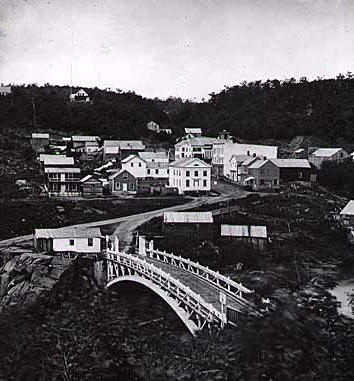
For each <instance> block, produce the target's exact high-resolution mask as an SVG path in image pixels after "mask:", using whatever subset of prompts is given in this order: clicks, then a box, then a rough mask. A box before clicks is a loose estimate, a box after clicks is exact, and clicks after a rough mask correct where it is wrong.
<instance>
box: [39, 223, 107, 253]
mask: <svg viewBox="0 0 354 381" xmlns="http://www.w3.org/2000/svg"><path fill="white" fill-rule="evenodd" d="M102 244H103V237H102V235H101V231H100V229H99V228H59V229H35V233H34V247H35V249H36V250H37V251H45V252H47V253H50V254H71V253H72V254H75V253H76V254H98V253H100V252H101V250H102Z"/></svg>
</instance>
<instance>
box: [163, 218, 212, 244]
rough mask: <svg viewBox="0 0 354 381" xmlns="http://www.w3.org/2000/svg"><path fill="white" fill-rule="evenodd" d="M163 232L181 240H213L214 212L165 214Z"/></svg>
mask: <svg viewBox="0 0 354 381" xmlns="http://www.w3.org/2000/svg"><path fill="white" fill-rule="evenodd" d="M163 232H164V234H166V235H169V236H175V237H179V238H194V239H198V240H206V239H211V238H212V237H213V236H214V233H215V231H214V220H213V215H212V212H165V213H164V215H163Z"/></svg>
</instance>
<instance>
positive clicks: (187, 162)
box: [170, 157, 211, 168]
mask: <svg viewBox="0 0 354 381" xmlns="http://www.w3.org/2000/svg"><path fill="white" fill-rule="evenodd" d="M196 163H197V164H200V167H202V168H211V165H209V164H207V163H206V162H205V161H203V160H200V159H198V158H196V157H191V158H184V159H179V160H176V161H174V162H173V163H171V164H170V167H177V168H188V167H194V166H195V164H196Z"/></svg>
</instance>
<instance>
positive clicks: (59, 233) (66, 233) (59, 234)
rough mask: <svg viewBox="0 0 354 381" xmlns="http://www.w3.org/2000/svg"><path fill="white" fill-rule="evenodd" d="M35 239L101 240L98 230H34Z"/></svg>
mask: <svg viewBox="0 0 354 381" xmlns="http://www.w3.org/2000/svg"><path fill="white" fill-rule="evenodd" d="M34 232H35V233H34V235H35V237H36V238H45V239H48V238H101V237H102V234H101V230H100V228H59V229H35V231H34Z"/></svg>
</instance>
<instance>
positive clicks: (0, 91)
mask: <svg viewBox="0 0 354 381" xmlns="http://www.w3.org/2000/svg"><path fill="white" fill-rule="evenodd" d="M11 94H12V89H11V86H10V85H8V86H5V85H4V84H3V83H2V84H1V86H0V96H2V97H8V96H9V95H11Z"/></svg>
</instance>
